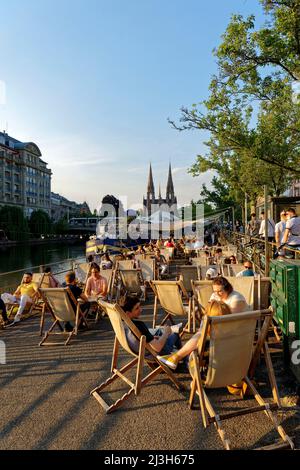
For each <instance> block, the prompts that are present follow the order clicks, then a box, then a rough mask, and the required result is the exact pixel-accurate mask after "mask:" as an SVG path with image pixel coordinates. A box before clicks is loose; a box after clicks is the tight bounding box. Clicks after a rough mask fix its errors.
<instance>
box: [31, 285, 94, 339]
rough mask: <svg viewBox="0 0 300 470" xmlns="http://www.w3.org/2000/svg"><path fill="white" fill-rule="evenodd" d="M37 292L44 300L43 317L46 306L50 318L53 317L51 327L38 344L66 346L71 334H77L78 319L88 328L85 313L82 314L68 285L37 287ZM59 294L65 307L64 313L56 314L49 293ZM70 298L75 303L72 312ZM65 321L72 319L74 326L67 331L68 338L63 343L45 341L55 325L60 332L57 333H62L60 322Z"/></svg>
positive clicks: (78, 303)
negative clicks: (62, 286)
mask: <svg viewBox="0 0 300 470" xmlns="http://www.w3.org/2000/svg"><path fill="white" fill-rule="evenodd" d="M39 292H40V294H41V296H42V298H43V300H44V307H43V309H44V312H43V313H44V315H43V317H45V310H46V308H47V309H48V310H49V312H50V314H51V316H52V318H53V324H52V325H51V327H50V328H49V330H48V331H47V332H46V333H45V335H44V337H43V339H42V341H41V342H40V343H39V346H57V345H65V346H67V345H68V344H69V342H70V340H71V338H72V336H74V335H76V336H77V334H78V326H79V321H80V320H82V321H83V323H84V324H85V325H86V327H87V328H88V324H87V321H86V319H85V315H84V314H83V312H82V310H81V308H80V302H78V301H77V299H75V297H74V295H73V293H72V292H71V290H70V289H69V288H68V287H65V288H61V287H58V288H48V289H42V288H40V289H39ZM57 293H59V294H61V296H62V298H63V300H64V301H65V307H66V309H67V310H66V315H65V316H64V315H61V313H59V314H57V313H56V307H55V304H54V303H53V299H52V300H51V299H50V297H51V294H57ZM70 298H71V299H72V300H73V303H74V305H76V312H74V309H73V306H72V304H71V302H70ZM65 321H66V322H67V321H72V322H74V328H73V330H72V331H71V332H69V333H68V338H67V340H66V341H65V342H64V343H49V342H48V343H46V340H47V338H48V337H49V336H50V334H54V333H52V332H53V330H54V328H55V327H56V326H57V327H58V328H59V329H60V333H58V334H62V332H63V328H62V326H61V322H65Z"/></svg>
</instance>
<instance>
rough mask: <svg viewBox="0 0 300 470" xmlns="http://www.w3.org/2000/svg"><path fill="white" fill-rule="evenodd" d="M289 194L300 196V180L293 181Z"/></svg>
mask: <svg viewBox="0 0 300 470" xmlns="http://www.w3.org/2000/svg"><path fill="white" fill-rule="evenodd" d="M289 196H291V197H299V196H300V180H294V181H293V183H292V187H291V190H290V193H289Z"/></svg>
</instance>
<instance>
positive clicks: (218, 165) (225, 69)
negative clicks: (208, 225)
mask: <svg viewBox="0 0 300 470" xmlns="http://www.w3.org/2000/svg"><path fill="white" fill-rule="evenodd" d="M261 3H262V6H263V8H264V11H265V14H266V20H267V21H266V23H265V24H264V25H263V26H262V27H260V28H259V29H255V17H254V16H250V17H248V18H244V17H242V16H241V15H234V16H233V17H232V19H231V21H230V23H229V25H228V27H227V29H226V31H225V33H224V35H223V37H222V43H221V44H220V45H219V47H218V48H217V49H216V50H215V51H214V54H215V56H216V58H217V63H218V73H217V75H216V76H214V77H212V80H211V83H210V87H209V97H208V99H207V100H204V101H202V102H201V103H199V104H194V105H192V107H191V108H190V109H188V108H186V107H183V108H182V109H181V111H182V114H181V118H180V123H179V124H176V123H175V122H174V121H170V122H171V124H172V125H173V127H174V128H175V129H177V130H180V131H182V130H191V129H197V130H204V131H208V132H209V135H210V137H209V140H208V141H207V142H205V145H206V146H207V148H208V153H207V154H205V155H199V156H198V157H197V161H196V163H195V164H194V165H193V166H192V168H191V169H190V172H191V174H193V175H194V176H197V175H198V174H200V173H203V172H205V171H207V170H209V169H212V170H215V171H216V172H217V173H218V174H219V176H220V177H221V178H222V179H223V180H224V181H226V184H228V185H229V187H230V188H231V190H232V191H237V192H239V191H240V192H247V194H249V195H250V197H251V198H252V199H253V200H255V199H256V197H257V196H259V195H261V194H262V192H263V186H264V185H265V184H267V185H268V186H269V188H270V191H271V193H273V194H274V195H279V194H280V193H282V192H283V191H284V190H285V189H286V188H287V186H288V185H289V183H290V180H291V178H293V177H299V176H300V165H299V163H300V145H299V142H300V96H299V98H298V97H297V96H295V93H294V88H293V82H294V81H295V80H300V0H278V1H275V0H274V1H272V0H261Z"/></svg>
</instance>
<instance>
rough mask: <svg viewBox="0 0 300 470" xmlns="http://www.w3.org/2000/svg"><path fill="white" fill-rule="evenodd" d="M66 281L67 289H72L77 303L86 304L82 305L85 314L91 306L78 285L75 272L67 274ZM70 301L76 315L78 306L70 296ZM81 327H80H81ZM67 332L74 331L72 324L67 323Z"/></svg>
mask: <svg viewBox="0 0 300 470" xmlns="http://www.w3.org/2000/svg"><path fill="white" fill-rule="evenodd" d="M65 280H66V287H68V288H69V289H70V291H71V292H72V294H73V296H74V298H75V300H76V301H77V299H82V300H83V301H84V303H83V304H81V305H80V309H81V311H82V312H85V311H86V310H88V308H89V306H90V304H89V302H88V301H87V297H86V296H85V295H84V294H83V293H82V289H80V287H78V286H77V284H76V275H75V273H74V271H70V272H69V273H67V274H66V276H65ZM69 299H70V302H71V305H72V307H73V309H74V312H75V313H76V309H77V304H75V303H74V300H73V299H72V297H71V296H70V295H69ZM80 326H81V325H79V327H80ZM65 330H66V331H69V332H70V331H72V330H73V327H72V325H71V323H70V322H66V323H65Z"/></svg>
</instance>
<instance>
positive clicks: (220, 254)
mask: <svg viewBox="0 0 300 470" xmlns="http://www.w3.org/2000/svg"><path fill="white" fill-rule="evenodd" d="M222 257H223V251H222V248H217V249H216V251H215V258H214V262H215V264H220V263H221V261H222Z"/></svg>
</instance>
